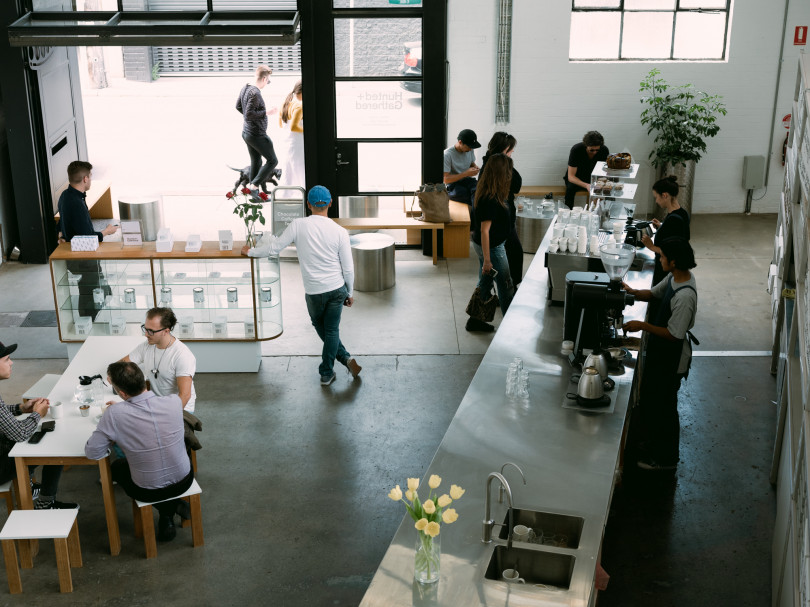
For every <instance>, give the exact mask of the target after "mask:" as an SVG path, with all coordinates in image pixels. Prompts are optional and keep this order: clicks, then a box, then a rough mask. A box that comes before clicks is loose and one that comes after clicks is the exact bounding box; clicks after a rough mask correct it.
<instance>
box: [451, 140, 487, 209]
mask: <svg viewBox="0 0 810 607" xmlns="http://www.w3.org/2000/svg"><path fill="white" fill-rule="evenodd" d="M480 147H481V144H480V143H478V136H477V135H476V134H475V131H471V130H470V129H464V130H463V131H461V132H460V133H459V134H458V141H457V142H456V144H455V145H454V146H452V147H449V148H447V149H446V150H445V151H444V183H445V185H447V194H448V196H449V197H450V200H457V201H458V202H463V203H464V204H468V205H470V206H472V201H473V198H474V197H475V186H476V185H477V184H478V182H477V181H476V179H475V176H476V175H478V171H479V170H480V169H479V168H478V165H477V164H475V152H473V150H475V149H477V148H480Z"/></svg>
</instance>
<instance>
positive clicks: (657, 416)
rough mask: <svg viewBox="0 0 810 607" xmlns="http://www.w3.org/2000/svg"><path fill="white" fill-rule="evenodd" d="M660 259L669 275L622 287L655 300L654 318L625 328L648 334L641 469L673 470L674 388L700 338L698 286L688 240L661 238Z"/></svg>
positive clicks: (675, 438) (677, 435)
mask: <svg viewBox="0 0 810 607" xmlns="http://www.w3.org/2000/svg"><path fill="white" fill-rule="evenodd" d="M660 248H661V264H662V266H663V268H664V270H665V271H667V272H669V274H668V275H667V276H666V277H665V278H664V280H662V281H661V282H659V283H658V284H656V285H655V286H654V287H653V288H652V289H650V290H636V289H632V288H630V287H628V286H627V285H625V290H626V291H627V292H628V293H629V294H631V295H634V296H635V297H636V299H639V300H641V301H651V300H658V301H660V305H659V306H658V311H657V313H656V315H655V318H654V319H653V322H651V323H648V322H642V321H638V320H632V321H630V322H628V323H625V325H624V326H623V327H622V328H623V329H624V330H625V331H629V332H633V331H646V332H647V333H649V340H648V342H647V348H646V353H645V354H646V355H645V359H644V367H643V375H642V379H641V391H640V396H641V398H640V401H641V402H640V410H639V413H640V419H641V428H642V434H643V437H642V447H641V451H642V453H641V455H640V457H639V460H638V466H639V468H643V469H646V470H674V469H675V467H676V466H677V464H678V459H679V458H678V443H679V439H680V423H679V421H678V389H679V388H680V386H681V379H683V378H684V377H686V376H687V375H688V373H689V365H690V362H691V357H692V347H691V343H690V342H692V341H694V343H698V342H697V340H695V339H694V338H693V337H692V335H691V333H690V332H689V330H690V329H691V328H692V327H693V326H694V324H695V313H696V311H697V289H696V283H695V278H694V276H693V275H692V273H691V272H690V271H689V270H691V269H692V268H694V267H695V266H696V264H695V255H694V252H693V251H692V247H691V246H690V245H689V243H688V242H687V241H686V240H684V239H682V238H670V239H667V240H665V241H663V242H662V243H661V246H660Z"/></svg>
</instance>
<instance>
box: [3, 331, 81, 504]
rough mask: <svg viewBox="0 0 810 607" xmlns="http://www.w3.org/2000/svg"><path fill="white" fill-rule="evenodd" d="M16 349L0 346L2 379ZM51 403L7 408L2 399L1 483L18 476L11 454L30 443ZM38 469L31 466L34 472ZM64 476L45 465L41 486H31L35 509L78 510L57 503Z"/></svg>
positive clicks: (33, 402) (58, 468)
mask: <svg viewBox="0 0 810 607" xmlns="http://www.w3.org/2000/svg"><path fill="white" fill-rule="evenodd" d="M16 349H17V344H10V345H8V346H5V345H3V344H2V343H0V380H2V379H8V378H9V377H11V367H12V365H13V364H14V363H13V362H11V358H10V355H11V353H12V352H14V350H16ZM49 406H50V403H49V402H48V399H47V398H35V399H33V400H30V401H28V402H27V403H25V404H23V405H7V404H6V403H4V402H3V399H2V398H0V483H5V482H7V481H10V480H11V479H13V478H14V477H15V476H16V475H17V468H16V464H15V463H14V458H12V457H9V456H8V454H9V452H10V451H11V449H12V448H13V447H14V445H15V444H16V443H21V442H23V441H26V440H28V439H29V438H31V436H32V435H33V434H34V432H36V431H37V426H38V425H39V421H40V420H41V419H42V418H43V417H44V416H45V414H46V413H47V412H48V407H49ZM22 413H29V414H30V415H29V416H28V417H27V418H25V419H17V418H16V417H15V416H16V415H21V414H22ZM34 468H36V466H29V468H28V469H29V471H30V472H32V471H33V470H34ZM61 475H62V466H43V467H42V485H41V486H37V485H32V489H33V490H34V498H36V499H37V501H36V503H35V504H34V509H35V510H57V509H70V508H78V507H79V506H78V505H77V504H71V503H65V502H57V501H56V490H57V488H58V487H59V477H60V476H61Z"/></svg>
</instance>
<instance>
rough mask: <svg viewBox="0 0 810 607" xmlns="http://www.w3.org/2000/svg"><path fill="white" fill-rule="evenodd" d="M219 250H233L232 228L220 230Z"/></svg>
mask: <svg viewBox="0 0 810 607" xmlns="http://www.w3.org/2000/svg"><path fill="white" fill-rule="evenodd" d="M219 250H220V251H233V232H231V231H230V230H220V231H219Z"/></svg>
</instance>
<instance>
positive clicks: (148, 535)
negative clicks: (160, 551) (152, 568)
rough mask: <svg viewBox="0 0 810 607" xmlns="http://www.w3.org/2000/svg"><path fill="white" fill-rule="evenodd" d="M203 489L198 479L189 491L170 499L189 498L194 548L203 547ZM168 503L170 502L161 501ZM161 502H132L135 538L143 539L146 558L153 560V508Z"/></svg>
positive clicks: (154, 549) (155, 550) (154, 553)
mask: <svg viewBox="0 0 810 607" xmlns="http://www.w3.org/2000/svg"><path fill="white" fill-rule="evenodd" d="M201 493H202V489H201V488H200V485H199V484H198V483H197V479H194V481H193V482H192V483H191V487H189V489H188V491H186V492H185V493H183V494H182V495H178V496H177V497H173V498H170V499H173V500H174V499H178V498H180V499H182V498H188V502H189V505H190V506H191V538H192V541H193V544H194V547H195V548H196V547H197V546H202V545H203V544H204V543H205V541H204V539H203V526H202V508H201V506H200V494H201ZM161 501H162V502H168V501H169V500H161ZM159 503H161V502H141V501H138V500H132V516H133V518H134V519H135V537H143V543H144V547H145V548H146V558H148V559H153V558H155V557H156V556H157V542H156V541H155V519H154V517H153V516H152V506H153V505H154V504H159Z"/></svg>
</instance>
